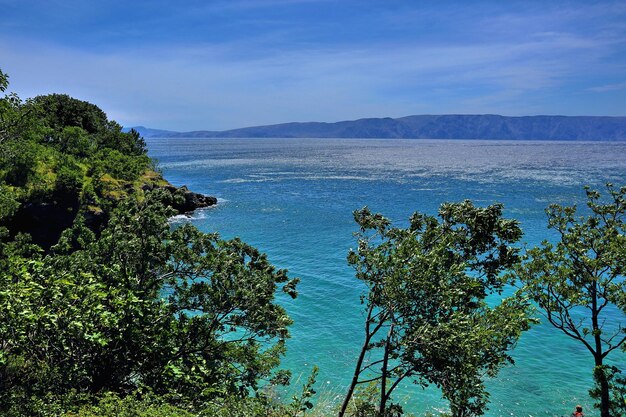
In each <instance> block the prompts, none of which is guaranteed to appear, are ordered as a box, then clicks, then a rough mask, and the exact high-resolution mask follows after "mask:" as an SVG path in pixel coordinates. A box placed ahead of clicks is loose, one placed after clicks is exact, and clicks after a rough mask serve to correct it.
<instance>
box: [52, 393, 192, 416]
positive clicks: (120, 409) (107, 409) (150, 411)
mask: <svg viewBox="0 0 626 417" xmlns="http://www.w3.org/2000/svg"><path fill="white" fill-rule="evenodd" d="M195 415H196V414H192V413H190V412H189V411H187V410H184V409H182V408H179V407H176V406H173V405H171V404H167V403H163V401H159V399H158V398H154V397H152V396H148V397H147V398H140V397H139V396H137V395H129V396H127V397H124V398H121V397H120V396H119V395H117V394H115V393H111V392H109V393H106V394H105V395H104V396H103V397H102V398H101V399H100V400H99V401H98V402H97V404H95V405H92V404H88V405H84V406H83V407H81V408H80V409H79V410H78V411H76V412H67V413H64V414H63V417H194V416H195Z"/></svg>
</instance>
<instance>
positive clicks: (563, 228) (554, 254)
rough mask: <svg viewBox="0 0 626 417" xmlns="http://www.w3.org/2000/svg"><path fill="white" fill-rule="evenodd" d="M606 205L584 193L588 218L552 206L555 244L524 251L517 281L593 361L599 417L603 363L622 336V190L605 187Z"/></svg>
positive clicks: (604, 392)
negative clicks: (598, 394) (598, 398)
mask: <svg viewBox="0 0 626 417" xmlns="http://www.w3.org/2000/svg"><path fill="white" fill-rule="evenodd" d="M607 193H608V201H606V202H603V201H602V200H601V195H600V193H599V192H597V191H593V190H590V189H589V188H586V194H587V208H588V210H589V213H590V214H589V215H587V216H583V217H576V214H577V208H576V207H575V206H572V207H563V206H561V205H558V204H553V205H551V206H550V207H549V208H548V209H547V210H546V213H547V215H548V227H549V228H550V229H553V230H555V231H556V232H557V233H558V239H559V240H558V242H557V243H556V244H552V243H550V242H547V241H545V242H543V243H542V245H541V246H540V247H537V248H533V249H531V250H529V251H528V256H527V260H526V262H525V263H524V264H523V265H521V266H520V267H519V268H518V269H517V271H516V275H517V277H519V279H520V280H521V282H523V283H524V285H525V291H526V292H527V293H528V294H529V295H530V296H531V297H532V298H533V299H534V300H535V301H536V302H537V304H538V305H539V307H540V309H541V310H542V311H543V314H544V316H545V317H546V319H547V320H548V322H549V323H550V324H552V325H553V326H554V327H555V328H556V329H558V330H560V331H561V332H563V333H564V334H565V335H566V336H568V337H570V338H572V339H574V340H576V341H578V342H580V343H581V344H582V345H583V346H584V347H585V348H586V349H587V350H588V351H589V352H590V353H591V355H592V356H593V358H594V362H595V367H596V372H595V376H596V379H597V380H598V384H599V387H600V388H599V389H600V400H601V415H602V417H609V416H610V411H609V403H610V387H609V382H608V376H607V375H605V372H604V371H605V370H606V368H605V367H604V359H605V358H606V356H607V355H608V354H610V353H611V352H612V351H614V350H616V349H619V348H620V346H624V342H625V341H626V330H625V328H624V318H625V317H626V280H625V279H624V278H625V275H624V272H625V270H626V234H625V233H626V227H625V226H626V223H625V222H624V220H625V216H626V187H622V188H621V189H616V188H615V187H613V186H612V185H611V184H608V185H607Z"/></svg>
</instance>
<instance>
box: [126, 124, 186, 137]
mask: <svg viewBox="0 0 626 417" xmlns="http://www.w3.org/2000/svg"><path fill="white" fill-rule="evenodd" d="M131 129H135V130H136V131H137V132H139V134H140V135H141V136H143V137H144V138H153V137H167V136H169V135H177V134H178V133H180V132H174V131H173V130H162V129H151V128H149V127H144V126H133V127H125V128H122V131H123V132H129V131H130V130H131Z"/></svg>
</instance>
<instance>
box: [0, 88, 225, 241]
mask: <svg viewBox="0 0 626 417" xmlns="http://www.w3.org/2000/svg"><path fill="white" fill-rule="evenodd" d="M9 97H10V96H9ZM0 104H2V109H0V110H2V113H1V114H2V116H3V117H2V118H0V145H1V146H0V191H1V192H2V194H3V196H2V199H1V200H0V206H1V207H0V209H2V210H0V214H2V215H1V216H0V229H2V227H5V228H6V229H7V230H8V233H9V234H10V236H17V235H18V234H20V233H25V234H27V235H28V236H30V239H32V242H33V243H36V244H38V245H39V246H41V247H42V248H44V249H47V248H49V247H50V246H52V245H54V244H55V243H56V242H57V241H58V239H59V237H60V235H61V233H62V231H63V230H65V229H66V228H68V227H70V226H71V225H72V224H73V223H74V221H75V219H76V218H77V217H78V216H79V215H80V217H82V218H83V219H84V222H85V223H86V225H87V226H89V227H90V228H91V229H93V230H94V231H96V232H97V231H99V230H100V229H101V228H102V227H103V226H104V225H105V224H106V222H107V221H108V218H109V214H110V211H111V210H112V209H113V208H114V207H116V206H117V205H118V203H119V202H120V201H121V200H124V199H126V198H129V197H130V198H134V199H143V198H144V196H145V193H146V191H148V190H154V189H155V188H160V189H163V190H164V193H165V194H166V195H169V197H167V199H168V201H167V202H166V203H167V204H169V205H170V206H172V207H173V208H174V209H175V210H176V211H177V212H187V211H192V210H194V209H195V208H198V207H202V206H208V205H213V204H215V203H216V199H214V198H208V197H205V196H201V195H199V194H196V193H192V192H191V191H189V190H187V189H186V188H182V189H180V190H179V189H177V188H176V187H173V186H172V185H171V184H169V183H168V182H167V181H166V180H164V179H163V177H162V176H161V174H160V173H159V172H158V171H157V169H156V167H155V166H154V162H153V161H152V160H151V159H150V158H149V157H148V156H147V153H146V148H145V142H144V140H143V139H142V138H141V136H140V135H139V134H138V133H137V132H134V131H132V132H128V133H125V132H122V128H121V126H120V125H119V124H117V123H116V122H114V121H111V120H108V119H107V116H106V114H105V113H104V112H103V111H102V110H101V109H100V108H98V107H97V106H95V105H93V104H91V103H88V102H85V101H81V100H77V99H74V98H72V97H70V96H68V95H64V94H51V95H45V96H38V97H36V98H34V99H32V100H30V101H28V102H25V103H23V104H22V103H20V102H18V101H15V100H14V101H10V100H9V99H7V98H5V99H3V100H2V102H1V103H0Z"/></svg>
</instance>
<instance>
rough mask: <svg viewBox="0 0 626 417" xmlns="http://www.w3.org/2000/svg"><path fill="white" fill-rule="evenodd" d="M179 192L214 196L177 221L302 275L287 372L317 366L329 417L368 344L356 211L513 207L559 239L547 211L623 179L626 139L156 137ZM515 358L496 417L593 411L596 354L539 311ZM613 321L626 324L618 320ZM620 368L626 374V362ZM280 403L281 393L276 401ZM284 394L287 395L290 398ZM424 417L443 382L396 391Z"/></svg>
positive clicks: (395, 213) (494, 388)
mask: <svg viewBox="0 0 626 417" xmlns="http://www.w3.org/2000/svg"><path fill="white" fill-rule="evenodd" d="M147 144H148V149H149V154H150V156H152V157H154V158H156V159H157V160H158V162H159V167H160V169H161V170H162V172H163V174H164V176H165V178H166V179H167V180H169V181H170V182H171V183H172V184H174V185H177V186H181V185H186V186H187V187H189V188H190V189H191V190H193V191H196V192H200V193H203V194H208V195H212V196H216V197H217V198H218V204H217V206H215V207H212V208H207V209H203V210H198V211H196V212H195V213H194V214H192V215H191V216H184V215H183V216H177V217H176V218H173V219H172V223H173V225H174V226H175V225H176V224H178V223H182V222H191V223H192V224H194V225H195V226H196V227H198V228H199V229H201V230H203V231H205V232H219V233H220V235H221V236H222V237H223V238H233V237H240V238H241V239H242V240H244V241H245V242H247V243H250V244H252V245H254V246H256V247H257V248H259V249H260V250H261V251H263V252H265V253H267V255H268V258H269V260H270V261H271V262H272V263H273V264H274V265H276V266H277V267H280V268H286V269H288V270H289V275H290V276H291V277H299V278H300V279H301V283H300V284H299V285H298V291H299V295H298V297H297V299H295V300H290V299H289V298H288V297H286V296H285V297H279V298H278V300H279V302H280V303H281V304H282V305H284V306H285V308H286V309H287V311H288V313H289V315H290V316H291V317H292V318H293V320H294V324H293V326H292V327H291V335H292V337H291V339H289V341H288V344H287V346H288V352H287V354H286V356H285V357H284V359H283V361H282V367H283V368H285V369H290V370H291V371H292V372H293V375H294V382H293V384H292V387H293V392H298V390H300V389H301V385H302V383H303V382H304V381H305V380H306V378H307V377H308V375H309V374H310V372H311V370H312V367H313V366H314V365H317V366H318V367H319V375H318V378H317V382H316V385H315V388H316V391H317V398H316V400H317V401H318V403H319V404H320V407H326V408H327V409H328V410H329V411H328V414H329V415H333V414H332V412H333V411H332V410H333V407H334V406H336V404H337V403H338V402H340V401H341V399H342V398H343V395H344V393H345V388H346V385H347V384H348V382H349V381H350V378H351V375H352V372H353V370H354V365H355V361H356V358H357V354H358V352H359V349H360V347H361V345H362V343H363V338H364V329H363V326H364V315H363V306H362V305H361V303H360V295H361V294H362V293H363V291H364V288H363V285H362V284H361V283H360V282H359V281H358V280H357V279H356V278H355V276H354V270H353V269H352V267H350V266H349V265H348V263H347V261H346V256H347V254H348V251H349V250H350V248H354V247H355V243H356V240H355V237H354V233H355V232H356V231H357V227H356V224H355V222H354V220H353V216H352V213H353V211H354V210H357V209H360V208H362V207H364V206H368V207H369V208H370V209H371V210H372V211H374V212H379V213H381V214H383V215H384V216H386V217H388V218H389V219H391V220H392V221H393V222H394V223H395V224H397V225H399V226H403V225H406V224H408V219H409V217H410V216H411V214H412V213H414V212H416V211H418V212H423V213H428V214H436V213H437V209H438V207H439V205H440V204H441V203H443V202H455V201H462V200H464V199H470V200H472V201H473V202H474V203H475V204H477V205H481V206H486V205H489V204H492V203H495V202H500V203H503V204H504V207H505V216H506V217H509V218H514V219H517V220H519V221H520V223H521V226H522V229H523V231H524V237H523V239H522V243H521V246H525V247H532V246H534V245H538V244H539V243H540V242H541V241H543V240H554V239H555V236H554V234H553V233H551V232H550V231H549V230H548V229H547V218H546V215H545V209H546V207H547V206H548V205H549V204H551V203H559V204H564V205H574V204H575V205H578V206H579V207H580V209H581V210H582V211H581V214H584V212H585V192H584V189H583V187H584V186H585V185H588V186H590V187H592V188H595V189H599V190H603V189H604V187H605V184H606V183H607V182H610V183H613V184H615V185H616V186H623V185H626V142H546V141H498V140H495V141H494V140H396V139H315V138H307V139H272V138H267V139H266V138H263V139H259V138H255V139H232V138H229V139H219V138H215V139H214V138H211V139H205V138H149V139H147ZM538 317H539V319H540V320H541V324H539V325H536V326H534V327H533V328H532V329H531V330H530V331H528V332H526V333H525V334H524V335H523V336H522V338H521V340H520V341H519V343H518V344H517V346H516V347H515V349H514V351H513V357H514V359H515V364H514V365H511V366H507V367H505V368H503V369H502V370H501V371H500V373H499V374H498V376H497V377H496V378H493V379H490V380H488V381H487V389H488V391H489V393H490V403H489V410H488V411H487V412H486V414H485V415H486V416H487V417H496V416H550V417H553V416H565V415H569V414H571V412H572V410H573V408H574V406H575V405H576V404H581V405H582V406H583V407H584V409H585V411H586V415H587V416H590V417H591V416H594V415H599V412H597V410H594V409H593V400H592V399H591V398H589V395H588V391H589V389H590V388H591V387H592V386H593V380H592V369H593V358H592V356H591V354H590V353H589V352H588V351H587V350H586V349H585V347H584V346H582V344H580V343H579V342H576V341H573V340H571V339H569V338H568V337H567V336H565V335H564V334H562V333H560V332H559V331H558V330H556V329H554V328H552V327H551V326H550V325H549V324H546V323H545V320H543V319H542V318H541V316H538ZM608 320H609V322H613V324H615V323H619V322H621V324H622V325H626V318H625V316H624V315H623V314H622V313H619V312H615V311H614V312H613V313H612V315H611V316H610V317H609V318H608ZM608 359H610V360H609V362H610V363H611V364H614V365H617V366H618V367H620V368H621V369H624V370H626V354H625V353H624V352H622V351H615V352H613V353H611V355H610V356H609V357H608ZM278 395H281V394H280V393H279V394H278ZM282 395H285V396H287V397H289V396H290V395H291V393H284V394H282ZM394 401H395V402H397V403H399V404H400V405H402V406H403V408H404V409H405V411H407V412H411V413H414V414H415V415H419V416H421V415H426V414H427V413H435V414H437V413H438V412H439V411H445V410H446V402H445V401H444V400H443V399H442V398H441V393H440V392H439V391H438V390H437V389H436V388H434V387H428V388H426V389H424V388H422V387H421V386H420V385H416V384H411V383H409V384H405V385H404V386H402V387H401V388H400V389H399V390H398V392H397V394H396V395H395V397H394Z"/></svg>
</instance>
